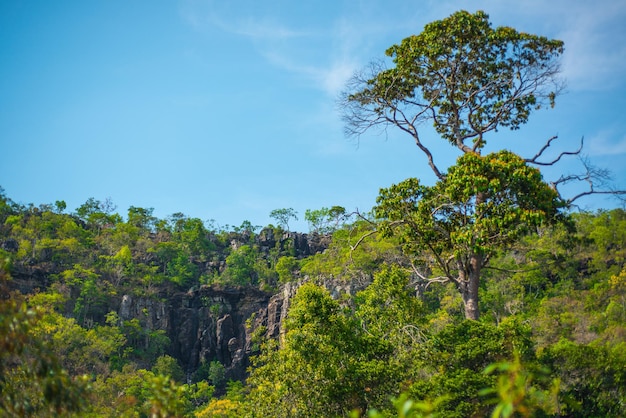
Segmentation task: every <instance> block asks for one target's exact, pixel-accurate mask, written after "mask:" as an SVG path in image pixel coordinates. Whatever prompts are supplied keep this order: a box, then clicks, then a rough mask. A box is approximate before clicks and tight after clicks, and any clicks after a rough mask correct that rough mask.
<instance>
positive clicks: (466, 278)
mask: <svg viewBox="0 0 626 418" xmlns="http://www.w3.org/2000/svg"><path fill="white" fill-rule="evenodd" d="M482 266H483V256H482V255H480V254H472V255H471V257H470V259H469V263H468V264H467V266H466V270H464V271H463V273H462V274H461V275H460V277H459V279H460V280H459V288H460V291H461V297H462V298H463V307H464V308H465V319H472V320H474V321H478V318H479V317H480V311H479V309H478V284H479V283H480V271H481V269H482Z"/></svg>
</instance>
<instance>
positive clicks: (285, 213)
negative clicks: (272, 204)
mask: <svg viewBox="0 0 626 418" xmlns="http://www.w3.org/2000/svg"><path fill="white" fill-rule="evenodd" d="M270 218H272V219H275V220H276V222H277V223H278V225H280V226H281V227H283V228H285V229H286V230H287V231H289V221H290V220H291V219H293V220H296V221H297V220H298V212H296V211H295V210H294V209H293V208H282V209H274V210H273V211H271V212H270Z"/></svg>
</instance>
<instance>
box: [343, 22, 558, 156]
mask: <svg viewBox="0 0 626 418" xmlns="http://www.w3.org/2000/svg"><path fill="white" fill-rule="evenodd" d="M386 53H387V55H388V56H390V57H391V58H392V59H393V62H394V64H395V66H394V67H393V68H390V69H380V68H378V67H376V68H374V74H372V77H371V78H369V79H356V80H353V81H354V84H355V85H354V86H352V87H353V88H352V89H351V91H349V92H348V93H346V97H345V113H344V118H345V119H346V121H347V122H348V132H349V133H352V134H355V135H360V134H361V133H362V132H364V131H365V130H367V129H368V128H370V127H375V126H378V125H380V124H392V125H396V126H398V127H399V128H400V129H402V130H404V131H405V132H407V133H409V134H411V135H412V136H414V138H415V139H416V140H417V144H418V146H420V148H422V151H424V152H425V153H426V154H427V155H428V156H429V162H430V163H431V166H433V164H432V163H433V161H432V155H430V152H429V151H428V150H426V149H425V148H424V147H423V144H422V143H421V141H420V138H419V135H418V131H417V125H418V124H420V123H422V122H425V121H430V122H432V123H433V125H434V127H435V129H436V131H437V132H438V133H439V134H440V135H441V136H442V137H443V138H445V139H446V140H448V141H449V142H450V143H451V144H453V145H454V146H456V147H458V148H460V149H461V150H463V152H467V151H469V150H473V151H477V150H480V149H481V148H482V147H483V146H484V145H485V138H484V134H485V133H487V132H490V131H494V130H497V129H498V128H501V127H509V128H511V129H518V128H519V127H520V125H522V124H524V123H526V122H527V120H528V117H529V115H530V113H531V112H532V111H533V110H535V109H537V108H539V107H540V106H541V105H542V102H546V101H547V102H549V103H550V105H553V104H554V98H555V96H556V94H557V93H558V92H559V90H560V84H559V80H558V79H557V77H556V76H557V74H558V59H559V57H560V55H561V54H562V53H563V42H561V41H558V40H549V39H547V38H545V37H541V36H536V35H531V34H527V33H523V32H517V31H516V30H514V29H512V28H509V27H498V28H495V29H493V28H492V27H491V25H490V23H489V16H488V15H487V14H486V13H484V12H482V11H478V12H476V13H474V14H471V13H468V12H466V11H459V12H456V13H454V14H452V15H451V16H449V17H447V18H445V19H442V20H438V21H435V22H432V23H429V24H428V25H426V26H425V27H424V30H423V31H422V32H421V33H420V34H418V35H413V36H410V37H408V38H405V39H404V40H403V41H402V42H401V43H400V44H399V45H394V46H392V47H391V48H389V49H388V50H387V52H386ZM467 142H470V144H469V145H468V144H467Z"/></svg>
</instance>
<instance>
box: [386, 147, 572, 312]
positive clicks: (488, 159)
mask: <svg viewBox="0 0 626 418" xmlns="http://www.w3.org/2000/svg"><path fill="white" fill-rule="evenodd" d="M377 203H378V206H377V207H376V209H375V210H376V215H377V216H378V217H379V218H380V219H381V220H382V223H381V225H380V227H379V230H380V232H381V233H382V234H383V235H399V236H400V237H401V242H402V244H403V249H404V251H405V253H408V254H412V255H414V256H415V257H417V258H418V261H419V262H420V263H421V264H422V265H424V266H425V267H426V269H431V268H433V267H434V268H436V271H437V272H438V273H440V274H438V275H436V276H435V277H426V275H423V274H422V277H423V278H424V279H426V280H430V281H439V282H447V281H451V282H453V283H455V285H456V286H457V288H458V290H459V292H460V294H461V296H462V298H463V303H464V307H465V315H466V318H468V319H478V317H479V305H478V289H479V283H480V278H481V272H482V269H483V268H484V267H485V266H486V265H487V264H488V263H489V261H490V259H491V258H492V257H493V256H494V255H495V254H496V253H497V252H498V251H500V250H501V249H502V248H506V247H507V246H509V245H511V244H513V243H514V242H515V241H516V240H517V239H518V238H519V237H520V236H522V235H523V234H525V233H528V232H529V231H532V230H533V228H536V227H538V226H540V225H543V224H544V223H547V222H551V221H552V220H554V219H556V218H557V215H558V213H559V209H560V208H561V206H562V203H561V201H560V200H559V199H558V197H557V194H556V192H555V191H554V190H552V189H551V188H550V187H549V186H548V185H547V184H546V183H544V182H543V181H542V178H541V174H540V172H539V170H537V169H535V168H532V167H529V166H528V165H527V164H526V163H525V162H524V160H523V159H521V158H520V157H518V156H517V155H515V154H513V153H511V152H508V151H501V152H498V153H494V154H489V155H487V156H484V157H482V156H480V155H478V154H475V153H469V154H465V155H463V156H462V157H460V158H459V160H458V161H457V164H456V165H455V166H452V167H450V169H449V171H448V174H447V175H446V177H445V178H444V179H443V180H440V181H439V182H437V184H436V185H435V186H432V187H427V186H423V185H421V184H420V183H419V180H417V179H408V180H405V181H403V182H401V183H399V184H397V185H394V186H392V187H390V188H388V189H383V190H381V192H380V196H379V197H378V199H377ZM419 258H421V260H420V259H419ZM430 259H432V260H434V266H430V265H428V264H429V260H430ZM416 272H417V269H416ZM417 273H418V274H420V273H419V272H417Z"/></svg>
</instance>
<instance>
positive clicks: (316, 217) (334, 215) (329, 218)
mask: <svg viewBox="0 0 626 418" xmlns="http://www.w3.org/2000/svg"><path fill="white" fill-rule="evenodd" d="M345 216H346V210H345V208H343V207H341V206H333V207H332V208H330V209H328V208H321V209H315V210H311V209H307V210H306V212H305V213H304V219H305V220H306V221H307V222H308V223H309V230H310V231H311V232H315V233H318V234H328V233H331V232H334V231H335V230H337V229H338V228H339V227H340V225H341V222H342V220H343V219H344V218H345Z"/></svg>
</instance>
